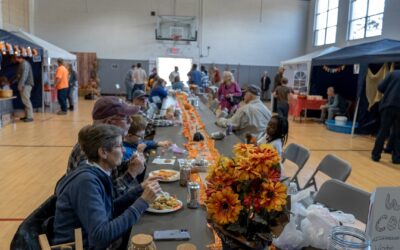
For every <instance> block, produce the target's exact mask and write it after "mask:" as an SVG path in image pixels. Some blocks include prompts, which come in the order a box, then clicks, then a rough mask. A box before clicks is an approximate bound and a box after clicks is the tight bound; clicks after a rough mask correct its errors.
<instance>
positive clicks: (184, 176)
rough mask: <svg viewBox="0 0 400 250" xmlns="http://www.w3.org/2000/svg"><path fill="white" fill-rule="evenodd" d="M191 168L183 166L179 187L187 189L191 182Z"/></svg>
mask: <svg viewBox="0 0 400 250" xmlns="http://www.w3.org/2000/svg"><path fill="white" fill-rule="evenodd" d="M190 172H191V168H190V165H189V164H183V165H182V167H181V168H180V176H179V185H181V186H182V187H186V186H187V183H188V181H189V180H190Z"/></svg>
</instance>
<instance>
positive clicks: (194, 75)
mask: <svg viewBox="0 0 400 250" xmlns="http://www.w3.org/2000/svg"><path fill="white" fill-rule="evenodd" d="M190 83H191V84H196V85H197V86H199V87H201V72H200V71H198V70H192V71H191V72H190Z"/></svg>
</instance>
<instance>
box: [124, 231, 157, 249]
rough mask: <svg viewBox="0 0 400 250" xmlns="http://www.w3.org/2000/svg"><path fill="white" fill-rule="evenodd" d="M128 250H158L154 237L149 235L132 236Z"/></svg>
mask: <svg viewBox="0 0 400 250" xmlns="http://www.w3.org/2000/svg"><path fill="white" fill-rule="evenodd" d="M128 250H157V247H156V244H155V243H154V241H153V237H152V236H151V235H148V234H136V235H134V236H132V238H131V242H130V245H129V248H128Z"/></svg>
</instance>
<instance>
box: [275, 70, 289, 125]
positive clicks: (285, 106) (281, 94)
mask: <svg viewBox="0 0 400 250" xmlns="http://www.w3.org/2000/svg"><path fill="white" fill-rule="evenodd" d="M287 83H288V79H287V78H285V77H284V78H282V85H279V86H278V87H276V89H275V92H274V97H275V98H276V104H277V111H278V115H280V116H282V117H285V118H286V119H287V118H288V116H289V95H290V93H292V89H290V88H289V87H287V86H286V85H287Z"/></svg>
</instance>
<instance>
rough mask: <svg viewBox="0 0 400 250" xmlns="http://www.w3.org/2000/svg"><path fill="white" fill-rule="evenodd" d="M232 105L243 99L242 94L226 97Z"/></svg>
mask: <svg viewBox="0 0 400 250" xmlns="http://www.w3.org/2000/svg"><path fill="white" fill-rule="evenodd" d="M226 100H227V101H228V102H229V104H230V105H231V106H236V105H238V104H239V103H240V102H241V101H242V97H241V96H231V97H229V98H227V99H226Z"/></svg>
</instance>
